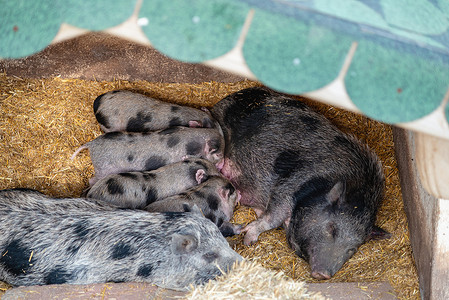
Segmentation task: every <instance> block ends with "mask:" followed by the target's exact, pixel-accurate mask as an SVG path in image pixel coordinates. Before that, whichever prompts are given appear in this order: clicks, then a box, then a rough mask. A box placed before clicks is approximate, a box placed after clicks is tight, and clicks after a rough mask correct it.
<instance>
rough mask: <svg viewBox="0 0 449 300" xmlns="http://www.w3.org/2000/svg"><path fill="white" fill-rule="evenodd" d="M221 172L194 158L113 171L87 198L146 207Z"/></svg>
mask: <svg viewBox="0 0 449 300" xmlns="http://www.w3.org/2000/svg"><path fill="white" fill-rule="evenodd" d="M217 175H219V171H218V170H217V168H216V167H215V166H214V164H212V163H211V162H209V161H208V160H205V159H200V158H190V159H186V160H184V161H181V162H177V163H173V164H169V165H166V166H163V167H161V168H158V169H156V170H152V171H136V172H125V173H119V174H111V175H108V176H106V177H103V178H101V179H100V180H98V181H97V182H96V183H95V184H94V185H93V186H92V187H91V188H90V190H89V191H88V193H87V197H88V198H94V199H100V200H104V201H106V202H109V203H112V204H115V205H117V206H120V207H124V208H137V209H143V208H144V207H145V206H147V205H149V204H151V203H153V202H154V201H157V200H160V199H163V198H166V197H169V196H172V195H176V194H179V193H181V192H183V191H185V190H187V189H189V188H191V187H193V186H196V185H198V184H201V183H203V182H204V181H206V180H208V178H210V177H211V176H217Z"/></svg>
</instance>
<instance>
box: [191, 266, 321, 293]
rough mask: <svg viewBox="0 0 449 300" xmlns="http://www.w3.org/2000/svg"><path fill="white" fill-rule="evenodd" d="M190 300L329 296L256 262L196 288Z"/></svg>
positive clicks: (235, 267)
mask: <svg viewBox="0 0 449 300" xmlns="http://www.w3.org/2000/svg"><path fill="white" fill-rule="evenodd" d="M186 298H187V299H188V300H197V299H208V300H221V299H260V300H271V299H279V300H287V299H315V300H324V299H326V298H325V297H323V296H321V295H320V294H316V293H308V292H307V289H306V287H305V284H304V282H299V281H295V280H293V279H291V278H289V277H287V276H285V275H284V274H283V273H282V271H281V272H275V271H273V270H268V269H266V268H264V267H262V266H261V265H260V264H259V263H256V262H254V261H252V262H251V261H243V262H242V263H238V264H235V265H234V267H233V269H232V271H231V272H229V273H227V274H225V275H223V276H220V277H218V278H217V279H216V280H214V281H209V282H208V283H207V284H205V285H204V286H200V287H195V288H194V289H192V290H191V291H190V292H189V293H188V294H187V295H186Z"/></svg>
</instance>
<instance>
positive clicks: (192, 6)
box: [139, 0, 249, 62]
mask: <svg viewBox="0 0 449 300" xmlns="http://www.w3.org/2000/svg"><path fill="white" fill-rule="evenodd" d="M248 11H249V7H248V6H247V5H245V4H242V3H239V2H234V1H226V0H215V1H201V0H190V1H185V0H170V1H167V0H152V1H144V2H143V4H142V8H141V10H140V13H139V18H146V19H147V20H148V26H143V27H142V29H143V31H144V32H145V34H146V35H147V36H148V38H149V40H150V41H151V44H152V45H153V46H154V47H155V48H156V49H158V50H160V51H162V52H163V53H164V54H166V55H168V56H170V57H172V58H175V59H178V60H182V61H186V62H203V61H205V60H209V59H213V58H216V57H219V56H221V55H223V54H225V53H227V52H229V51H230V50H231V49H232V48H233V47H234V46H235V44H236V42H237V40H238V38H239V36H240V33H241V29H242V26H243V23H244V22H245V18H246V16H247V14H248Z"/></svg>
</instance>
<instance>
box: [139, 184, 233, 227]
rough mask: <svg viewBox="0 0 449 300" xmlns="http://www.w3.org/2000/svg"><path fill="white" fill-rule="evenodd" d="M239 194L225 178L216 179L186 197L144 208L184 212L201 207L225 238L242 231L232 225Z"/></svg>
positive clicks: (172, 197)
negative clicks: (231, 221)
mask: <svg viewBox="0 0 449 300" xmlns="http://www.w3.org/2000/svg"><path fill="white" fill-rule="evenodd" d="M239 200H240V193H239V192H238V191H237V190H236V189H235V188H234V186H233V185H232V183H231V182H230V181H229V180H228V179H226V178H224V177H222V176H214V177H211V178H209V179H208V180H206V181H205V182H203V183H201V184H200V185H198V186H194V187H192V188H190V189H189V190H187V191H185V192H184V193H180V194H178V195H174V196H171V197H167V198H165V199H163V200H160V201H155V202H153V203H152V204H150V205H148V206H147V207H145V210H147V211H149V212H170V211H172V212H185V211H190V210H192V207H193V206H194V205H196V206H198V207H199V208H200V209H201V211H202V212H203V214H204V215H205V216H206V218H208V219H209V220H211V221H212V222H214V223H215V224H216V225H217V226H218V227H219V229H220V231H221V233H222V234H223V235H224V236H231V235H234V234H238V233H240V227H239V226H236V225H233V224H231V223H229V220H231V218H232V214H233V212H234V208H235V205H236V204H237V202H238V201H239Z"/></svg>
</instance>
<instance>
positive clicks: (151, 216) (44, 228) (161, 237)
mask: <svg viewBox="0 0 449 300" xmlns="http://www.w3.org/2000/svg"><path fill="white" fill-rule="evenodd" d="M0 232H1V233H2V234H0V280H2V281H5V282H7V283H9V284H11V285H15V286H17V285H45V284H62V283H68V284H91V283H104V282H129V281H140V282H149V283H153V284H156V285H158V286H161V287H164V288H169V289H175V290H186V289H187V288H188V287H189V285H190V284H203V283H206V282H208V281H209V280H210V279H214V278H215V277H216V276H218V275H221V274H222V273H221V270H224V271H226V270H229V269H230V268H231V266H232V265H233V263H234V262H235V261H239V260H242V257H241V256H240V255H238V254H237V253H236V252H234V251H233V250H232V249H231V248H230V247H229V244H228V242H227V241H226V240H225V238H224V237H223V236H222V235H221V233H220V231H219V230H218V229H217V227H216V226H215V225H214V224H213V223H212V222H211V221H210V220H208V219H206V218H204V217H203V216H202V214H201V213H200V211H199V209H198V208H194V209H193V210H192V212H188V213H149V212H146V211H140V210H130V209H120V208H117V207H115V206H111V205H105V206H104V205H103V206H102V205H96V204H95V202H90V201H88V200H86V199H82V198H79V199H77V198H67V199H54V198H50V197H46V196H40V195H39V193H38V192H35V191H30V190H24V189H19V190H14V189H13V190H6V191H0Z"/></svg>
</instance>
